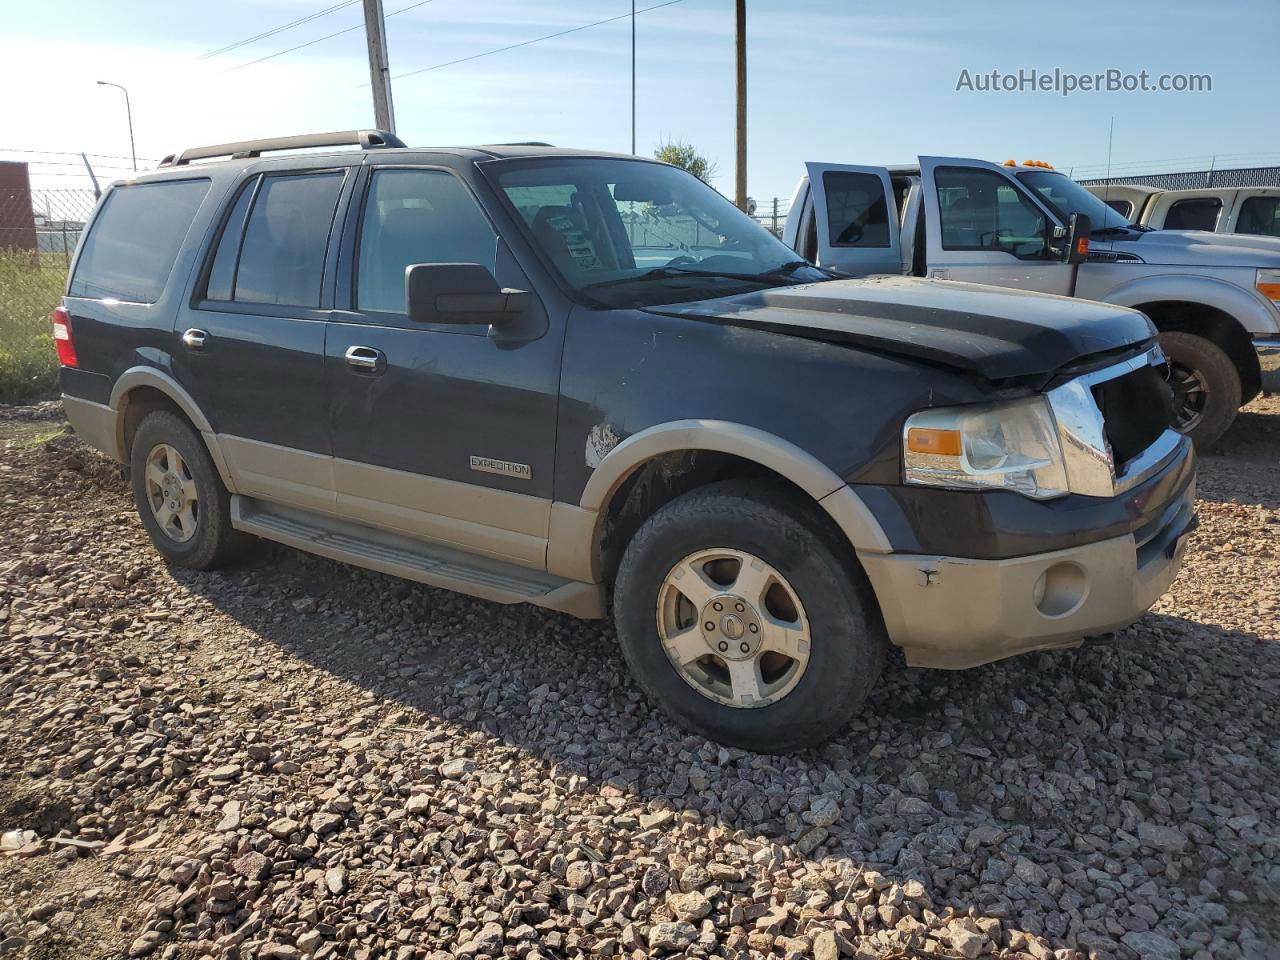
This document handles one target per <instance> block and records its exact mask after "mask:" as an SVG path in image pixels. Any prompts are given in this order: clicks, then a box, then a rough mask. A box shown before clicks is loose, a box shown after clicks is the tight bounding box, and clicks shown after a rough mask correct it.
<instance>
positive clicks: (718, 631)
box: [613, 481, 888, 753]
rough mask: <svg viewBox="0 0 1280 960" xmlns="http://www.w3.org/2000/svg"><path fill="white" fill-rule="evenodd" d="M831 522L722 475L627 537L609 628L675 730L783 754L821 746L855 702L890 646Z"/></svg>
mask: <svg viewBox="0 0 1280 960" xmlns="http://www.w3.org/2000/svg"><path fill="white" fill-rule="evenodd" d="M828 524H829V521H828V520H827V518H826V517H825V516H824V515H822V514H821V513H820V512H819V511H817V510H816V508H814V507H812V505H810V504H805V503H802V502H800V500H799V498H798V497H795V496H792V495H791V494H790V493H789V492H788V491H785V490H780V489H775V488H772V487H770V486H766V485H762V484H760V483H749V482H744V481H728V482H724V483H718V484H713V485H711V486H708V487H703V488H701V489H698V490H694V491H692V492H690V493H687V494H685V495H684V496H681V497H678V498H677V499H675V500H673V501H672V502H670V503H668V504H666V505H665V506H664V507H662V508H661V509H660V510H658V511H657V513H655V514H654V515H653V516H652V517H650V518H649V520H647V521H646V522H645V524H644V525H643V526H642V527H641V528H640V530H639V531H638V532H637V533H636V535H635V537H634V538H633V539H632V540H631V542H630V544H628V546H627V549H626V552H625V553H624V555H623V558H622V563H621V565H620V567H619V570H618V575H617V578H616V581H615V584H614V603H613V610H614V622H615V624H616V626H617V630H618V635H619V639H620V640H621V644H622V650H623V654H624V655H625V656H626V659H627V664H628V665H629V667H630V668H631V671H632V673H633V674H634V676H635V678H636V680H637V682H638V683H639V684H640V686H641V687H642V688H643V689H644V690H645V692H646V693H647V694H648V695H649V696H650V697H652V698H653V699H654V700H656V701H657V702H658V703H659V704H661V706H662V707H663V708H664V709H665V710H666V711H667V712H668V713H670V714H671V715H672V717H674V718H675V719H676V720H677V721H678V722H679V723H681V724H682V725H684V726H687V727H689V728H691V729H693V730H695V731H697V732H698V733H700V734H702V735H704V736H706V737H709V738H711V739H713V740H717V741H720V742H721V743H726V744H730V745H732V746H737V747H744V748H746V749H749V750H754V751H758V752H761V753H783V752H787V751H791V750H795V749H798V748H801V747H808V746H814V745H816V744H819V743H822V742H823V741H825V740H827V739H829V738H830V737H832V736H834V735H835V734H836V733H837V732H839V730H840V729H841V727H843V726H844V724H845V723H846V722H847V721H848V720H849V718H850V717H852V716H853V714H854V713H856V712H857V711H858V710H859V708H861V706H862V704H863V702H864V701H865V700H866V697H867V694H868V693H869V692H870V690H871V688H872V686H874V684H875V682H876V679H877V678H878V677H879V675H880V671H881V668H882V667H883V665H884V661H885V654H886V652H887V648H888V641H887V639H886V637H885V632H884V627H883V624H882V622H881V620H880V615H879V611H878V610H877V608H876V604H875V600H874V597H873V596H872V593H871V588H870V585H869V584H868V583H867V581H866V578H865V576H864V575H863V574H862V572H861V570H860V569H859V568H858V567H857V564H856V561H855V560H854V559H853V558H852V556H851V555H850V551H849V549H848V547H847V545H846V544H844V543H843V542H842V541H841V539H839V537H838V535H835V534H833V532H832V531H831V530H830V528H829V526H828ZM699 572H700V573H701V574H702V575H703V576H701V577H699V578H698V579H697V580H694V579H690V578H691V577H694V576H697V574H698V573H699ZM695 597H696V598H697V599H696V600H695ZM739 599H742V600H743V601H744V602H742V603H739V602H738V600H739ZM717 603H719V604H721V605H720V606H716V604H717ZM681 611H683V613H681ZM700 645H701V646H700ZM669 651H671V652H670V653H669ZM744 678H745V679H744ZM739 681H741V683H740V682H739Z"/></svg>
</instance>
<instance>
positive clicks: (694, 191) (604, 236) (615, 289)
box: [494, 158, 831, 307]
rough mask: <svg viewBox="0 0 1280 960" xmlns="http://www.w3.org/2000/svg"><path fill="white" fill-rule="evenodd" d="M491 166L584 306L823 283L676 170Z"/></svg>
mask: <svg viewBox="0 0 1280 960" xmlns="http://www.w3.org/2000/svg"><path fill="white" fill-rule="evenodd" d="M494 166H495V167H496V168H497V169H498V176H497V180H498V185H499V186H500V187H501V189H502V191H503V193H505V194H506V197H507V199H508V200H509V201H510V202H511V205H512V206H513V207H515V209H516V212H517V213H518V214H519V215H520V217H521V219H522V220H524V222H525V224H526V225H527V226H528V227H529V232H530V234H531V235H532V237H533V241H534V243H535V244H536V245H537V246H538V247H539V248H540V250H541V251H542V253H543V254H544V256H545V259H546V260H547V261H549V262H550V263H551V264H552V265H553V266H554V267H555V269H556V271H557V272H558V273H559V274H560V276H561V277H562V278H563V279H564V282H565V283H566V284H567V285H568V286H569V287H571V288H572V289H573V290H574V291H575V292H577V293H579V294H581V295H582V296H583V297H584V298H585V299H587V300H589V301H591V302H595V303H598V304H602V305H606V306H613V307H624V306H646V305H652V304H658V303H676V302H680V301H686V300H700V299H703V298H706V297H718V296H727V295H729V294H732V293H741V292H743V291H746V290H754V289H761V288H762V287H766V286H781V285H784V284H791V283H801V282H810V281H813V280H826V279H830V277H831V274H830V273H828V272H827V271H823V270H819V269H818V268H817V267H814V266H812V265H810V264H808V263H806V262H804V261H802V260H800V259H799V258H798V256H797V254H796V252H795V251H794V250H792V249H791V248H790V247H788V246H787V245H786V244H784V243H783V242H782V241H780V240H779V239H777V238H776V237H775V236H773V234H771V233H769V231H767V230H765V229H764V227H762V226H760V224H758V223H756V221H755V220H753V219H751V218H750V217H748V216H747V215H746V214H745V213H743V212H742V211H741V210H739V209H738V208H737V207H735V206H734V205H733V204H732V203H730V202H729V201H728V200H726V199H725V198H724V197H722V196H721V195H720V194H719V193H717V192H716V191H715V190H713V189H712V188H711V187H709V186H707V185H706V184H705V183H703V182H702V181H701V180H698V179H697V178H696V177H693V176H692V175H690V174H688V173H685V172H684V171H682V170H678V169H676V168H675V167H669V166H666V165H665V164H657V163H649V162H645V161H636V160H624V159H607V158H566V159H541V158H540V159H538V160H514V161H507V162H499V163H497V164H495V165H494Z"/></svg>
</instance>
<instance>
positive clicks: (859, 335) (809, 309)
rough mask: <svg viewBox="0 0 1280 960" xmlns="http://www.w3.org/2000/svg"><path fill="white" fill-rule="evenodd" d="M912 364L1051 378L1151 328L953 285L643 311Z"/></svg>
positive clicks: (877, 286)
mask: <svg viewBox="0 0 1280 960" xmlns="http://www.w3.org/2000/svg"><path fill="white" fill-rule="evenodd" d="M649 309H650V311H651V312H653V313H661V314H665V315H668V316H683V317H693V318H702V319H707V320H710V321H714V322H720V323H729V324H735V325H741V326H749V327H759V328H762V329H768V330H772V331H774V332H776V333H784V334H793V335H797V336H804V337H809V338H811V339H821V340H830V341H833V342H846V343H850V344H854V345H857V346H860V347H865V348H867V349H871V350H875V351H877V352H881V353H889V354H896V355H900V356H909V357H915V358H918V359H921V360H927V361H929V362H931V363H939V364H943V365H945V366H948V367H952V368H955V369H959V370H963V371H965V372H968V373H975V374H977V375H979V376H981V377H983V378H985V379H987V380H991V381H998V380H1007V379H1012V378H1017V379H1025V378H1030V379H1033V380H1037V379H1042V380H1047V379H1048V378H1049V377H1051V376H1052V375H1053V374H1054V373H1055V372H1056V371H1058V370H1060V369H1061V368H1063V367H1065V366H1067V365H1069V364H1072V363H1074V362H1076V361H1078V360H1081V359H1083V358H1085V357H1088V356H1090V355H1093V354H1101V353H1108V352H1112V351H1117V350H1121V349H1123V348H1125V347H1128V346H1132V345H1135V344H1140V343H1143V342H1144V341H1147V340H1149V339H1151V338H1152V337H1154V336H1155V328H1154V327H1153V326H1152V325H1151V321H1149V320H1148V319H1147V318H1146V317H1145V316H1144V315H1143V314H1141V313H1139V312H1138V311H1137V310H1130V309H1128V308H1127V307H1117V306H1113V305H1111V304H1103V303H1094V302H1093V301H1090V300H1077V299H1074V298H1072V297H1056V296H1050V295H1048V294H1042V293H1027V292H1023V291H1015V290H1007V289H1003V288H1000V287H988V286H983V285H981V284H976V283H959V282H956V281H954V280H922V279H916V278H913V277H868V278H865V279H859V280H830V281H826V282H822V283H806V284H802V285H799V286H793V287H779V288H775V289H771V290H763V291H758V292H754V293H744V294H739V295H737V296H732V297H720V298H716V299H714V300H697V301H694V302H691V303H676V304H667V305H663V306H657V307H651V308H649Z"/></svg>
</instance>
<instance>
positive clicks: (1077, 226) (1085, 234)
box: [1062, 213, 1093, 263]
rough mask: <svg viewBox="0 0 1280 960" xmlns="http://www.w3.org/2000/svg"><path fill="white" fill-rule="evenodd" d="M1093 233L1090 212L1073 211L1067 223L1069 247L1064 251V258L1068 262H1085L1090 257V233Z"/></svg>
mask: <svg viewBox="0 0 1280 960" xmlns="http://www.w3.org/2000/svg"><path fill="white" fill-rule="evenodd" d="M1091 233H1093V224H1092V223H1091V222H1090V221H1089V216H1088V214H1084V213H1073V214H1072V215H1071V219H1070V220H1069V221H1068V223H1067V247H1066V250H1064V251H1063V258H1062V259H1063V260H1065V261H1066V262H1067V263H1084V262H1085V261H1086V260H1087V259H1089V235H1090V234H1091Z"/></svg>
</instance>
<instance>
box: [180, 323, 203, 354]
mask: <svg viewBox="0 0 1280 960" xmlns="http://www.w3.org/2000/svg"><path fill="white" fill-rule="evenodd" d="M208 339H209V334H207V333H205V332H204V331H203V330H201V329H199V328H198V327H192V328H191V329H190V330H188V331H187V332H186V333H184V334H183V335H182V343H183V346H185V347H186V348H187V349H188V350H203V349H204V342H205V341H206V340H208Z"/></svg>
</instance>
